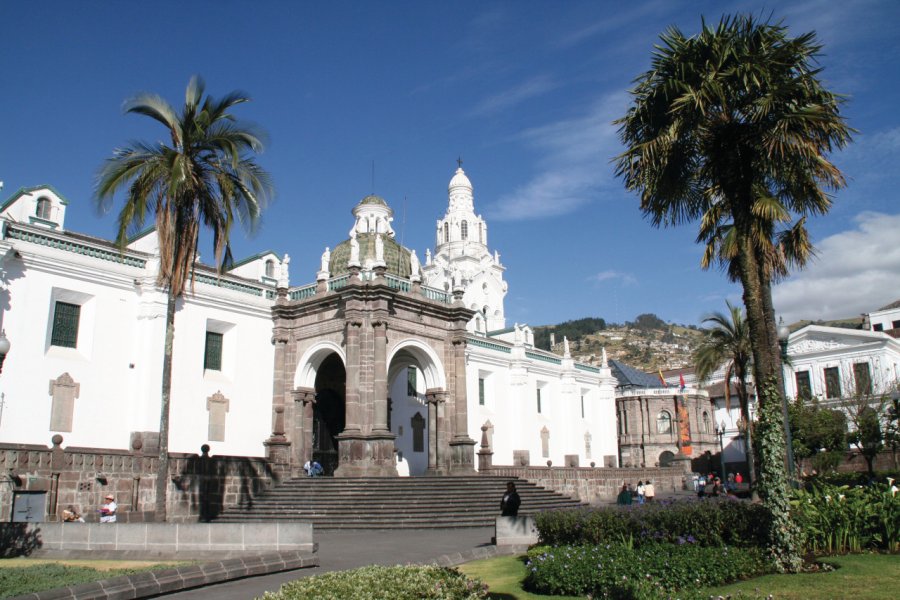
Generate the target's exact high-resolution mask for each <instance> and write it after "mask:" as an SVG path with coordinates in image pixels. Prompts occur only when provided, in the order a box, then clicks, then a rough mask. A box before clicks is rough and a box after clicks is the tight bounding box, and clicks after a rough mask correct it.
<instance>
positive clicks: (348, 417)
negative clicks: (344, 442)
mask: <svg viewBox="0 0 900 600" xmlns="http://www.w3.org/2000/svg"><path fill="white" fill-rule="evenodd" d="M362 325H363V324H362V321H360V320H355V319H354V320H348V321H347V325H346V343H347V367H346V369H347V391H346V395H345V403H346V414H345V425H344V432H345V433H348V432H358V431H360V423H361V421H360V417H361V415H360V347H359V334H360V328H361V327H362Z"/></svg>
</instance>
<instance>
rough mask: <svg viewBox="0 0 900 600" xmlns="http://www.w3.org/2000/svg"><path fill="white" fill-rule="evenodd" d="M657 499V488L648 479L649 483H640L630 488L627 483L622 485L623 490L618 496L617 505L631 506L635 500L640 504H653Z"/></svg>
mask: <svg viewBox="0 0 900 600" xmlns="http://www.w3.org/2000/svg"><path fill="white" fill-rule="evenodd" d="M655 497H656V488H655V487H654V486H653V483H652V482H651V481H650V480H649V479H648V480H647V481H638V482H637V485H636V486H630V485H628V484H627V483H623V484H622V490H621V491H620V492H619V495H618V496H616V504H621V505H630V504H634V501H635V499H636V500H637V503H638V504H644V503H645V502H653V498H655Z"/></svg>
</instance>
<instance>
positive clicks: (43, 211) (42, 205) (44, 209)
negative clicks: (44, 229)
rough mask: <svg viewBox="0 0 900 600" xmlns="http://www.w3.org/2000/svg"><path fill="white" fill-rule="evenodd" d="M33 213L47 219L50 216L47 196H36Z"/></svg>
mask: <svg viewBox="0 0 900 600" xmlns="http://www.w3.org/2000/svg"><path fill="white" fill-rule="evenodd" d="M34 214H35V216H36V217H37V218H39V219H49V218H50V199H49V198H38V201H37V208H36V209H35V211H34Z"/></svg>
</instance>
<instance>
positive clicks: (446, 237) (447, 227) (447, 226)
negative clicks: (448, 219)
mask: <svg viewBox="0 0 900 600" xmlns="http://www.w3.org/2000/svg"><path fill="white" fill-rule="evenodd" d="M449 241H450V224H449V223H444V243H445V244H446V243H447V242H449Z"/></svg>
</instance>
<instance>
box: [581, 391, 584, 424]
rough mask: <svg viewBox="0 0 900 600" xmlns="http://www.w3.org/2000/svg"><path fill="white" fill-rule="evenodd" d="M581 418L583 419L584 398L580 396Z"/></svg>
mask: <svg viewBox="0 0 900 600" xmlns="http://www.w3.org/2000/svg"><path fill="white" fill-rule="evenodd" d="M581 418H582V419H583V418H584V396H583V395H582V396H581Z"/></svg>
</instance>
